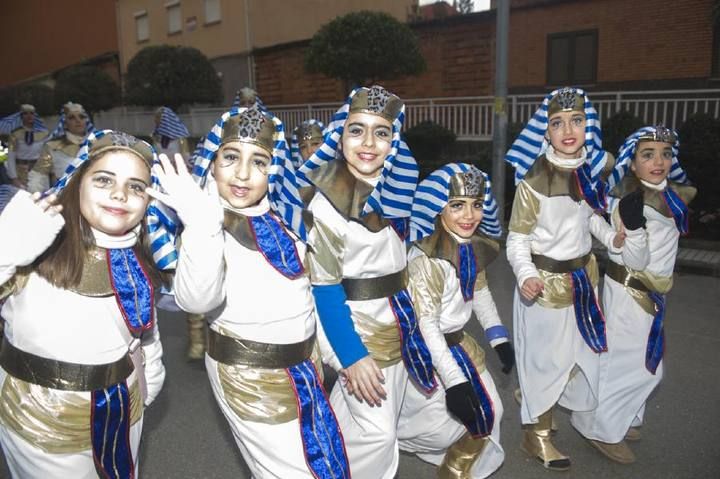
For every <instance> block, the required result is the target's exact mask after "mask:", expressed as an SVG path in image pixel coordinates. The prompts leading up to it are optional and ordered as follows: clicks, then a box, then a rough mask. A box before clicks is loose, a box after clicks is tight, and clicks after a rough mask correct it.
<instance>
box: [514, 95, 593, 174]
mask: <svg viewBox="0 0 720 479" xmlns="http://www.w3.org/2000/svg"><path fill="white" fill-rule="evenodd" d="M576 95H577V96H580V97H582V98H583V101H584V105H583V111H584V113H585V118H586V122H585V153H586V156H585V163H587V164H588V166H589V167H590V171H591V176H592V181H593V182H597V181H598V180H600V173H601V172H602V169H603V167H604V166H605V163H606V162H607V152H606V151H605V150H603V149H602V131H601V129H600V117H599V116H598V114H597V111H596V110H595V108H594V107H593V106H592V103H590V99H589V98H588V96H587V94H586V93H585V91H583V90H582V89H580V88H574V87H564V88H560V89H557V90H555V91H553V92H552V93H550V94H549V95H547V96H546V97H545V99H544V100H543V101H542V103H541V104H540V107H539V108H538V109H537V111H536V112H535V114H534V115H533V116H532V118H531V119H530V121H529V122H528V124H527V125H526V126H525V129H524V130H523V131H522V132H521V133H520V135H519V136H518V137H517V138H516V139H515V141H514V142H513V144H512V146H511V147H510V149H509V150H508V152H507V154H506V155H505V161H507V162H508V163H510V164H511V165H513V167H514V168H515V184H518V183H520V181H522V179H523V178H524V177H525V174H526V173H527V172H528V171H529V170H530V168H531V167H532V165H533V164H534V163H535V160H537V158H538V157H539V156H540V155H542V154H543V153H545V150H547V147H548V141H547V140H546V139H545V133H546V132H547V128H548V108H549V106H550V102H551V101H552V100H553V99H554V98H555V97H559V98H563V97H574V96H576Z"/></svg>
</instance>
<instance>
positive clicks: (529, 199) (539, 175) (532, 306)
mask: <svg viewBox="0 0 720 479" xmlns="http://www.w3.org/2000/svg"><path fill="white" fill-rule="evenodd" d="M551 155H552V147H549V148H548V152H547V158H548V160H544V158H545V157H541V158H539V159H538V160H537V161H536V162H535V164H534V165H533V168H532V169H531V170H530V172H528V175H527V176H526V178H525V179H523V181H521V182H520V183H519V184H518V186H517V190H516V193H515V200H514V202H513V213H512V218H511V220H510V227H509V230H510V232H509V234H508V238H507V258H508V261H509V262H510V265H511V266H512V269H513V272H514V273H515V277H516V278H517V286H518V287H517V289H516V290H515V296H514V299H513V318H514V331H513V332H514V338H513V342H514V344H515V351H516V358H517V370H518V378H519V381H520V389H521V391H522V397H523V400H522V405H521V408H520V413H521V419H522V423H523V424H532V423H536V422H537V418H538V417H539V416H540V415H541V414H543V413H545V412H547V411H548V410H549V409H550V408H551V407H552V406H553V405H554V404H555V403H556V402H558V400H559V401H560V404H561V405H562V406H564V407H567V408H568V409H571V410H579V411H587V410H590V409H592V408H594V407H595V406H596V404H597V401H596V398H597V387H598V386H597V385H598V379H599V378H598V361H599V358H600V355H599V354H597V353H595V352H593V351H592V350H591V349H590V347H589V346H588V345H587V344H586V343H585V341H584V340H583V337H582V336H581V334H580V332H579V331H578V327H577V324H576V323H577V322H576V318H575V309H574V306H573V294H572V286H571V281H570V279H569V275H568V274H567V273H564V274H563V273H560V274H555V273H550V272H547V271H543V270H539V269H538V268H537V267H536V266H535V264H533V260H532V256H531V255H533V254H535V255H542V256H545V257H548V258H551V259H552V260H555V261H564V260H572V259H575V258H580V257H583V256H584V255H587V254H590V255H591V257H590V258H589V260H588V263H587V265H586V266H585V268H586V271H587V274H588V277H589V278H590V281H591V283H592V284H593V286H594V287H595V290H596V291H597V281H598V271H597V264H596V262H595V258H594V256H592V254H591V248H592V239H591V234H592V236H594V237H595V238H597V239H598V240H599V241H600V242H601V243H602V244H603V245H605V246H606V247H607V248H608V250H611V251H616V252H619V250H617V249H615V248H614V247H613V245H612V241H613V237H614V236H615V231H614V230H613V229H612V228H611V227H610V225H608V224H607V222H606V221H605V220H604V219H603V218H602V217H601V216H599V215H597V214H595V213H594V212H593V210H592V208H590V206H589V205H588V204H587V202H586V201H584V200H583V199H582V198H574V197H573V196H571V195H570V194H568V193H567V192H566V191H562V188H559V190H560V192H557V193H556V192H553V193H551V194H548V192H547V191H546V192H545V194H543V193H542V192H540V191H537V190H536V188H539V186H540V185H543V184H544V182H545V180H546V179H547V175H546V174H545V173H544V168H546V167H549V168H551V169H553V171H555V175H556V176H560V175H561V173H562V171H563V170H565V171H566V172H569V173H570V174H571V173H572V170H573V169H574V168H572V166H570V167H565V168H560V167H557V166H555V164H554V163H555V162H554V161H552V160H549V159H550V158H551ZM584 158H585V155H584V154H582V155H581V156H580V159H578V160H577V165H576V166H579V165H580V164H582V162H583V161H584ZM564 184H565V183H563V185H564ZM554 186H556V185H555V184H553V187H554ZM532 277H537V278H540V279H541V280H542V281H543V283H544V290H543V292H542V294H541V295H540V296H539V297H538V298H536V300H534V301H532V302H528V301H527V300H525V299H524V298H523V297H522V296H521V294H520V288H521V287H522V285H523V283H524V282H525V280H526V279H528V278H532ZM576 366H577V367H578V368H579V370H575V367H576ZM576 382H580V383H582V382H586V383H587V386H588V388H582V387H577V388H576V387H574V384H573V383H576ZM566 387H567V389H566Z"/></svg>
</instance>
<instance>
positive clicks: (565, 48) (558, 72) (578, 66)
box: [546, 30, 598, 85]
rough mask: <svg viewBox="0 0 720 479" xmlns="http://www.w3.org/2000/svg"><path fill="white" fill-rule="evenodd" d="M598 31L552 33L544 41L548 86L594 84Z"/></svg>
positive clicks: (595, 79)
mask: <svg viewBox="0 0 720 479" xmlns="http://www.w3.org/2000/svg"><path fill="white" fill-rule="evenodd" d="M597 39H598V34H597V30H586V31H582V32H566V33H552V34H550V35H548V41H547V75H546V77H547V83H548V85H570V84H572V85H578V84H583V83H595V82H596V81H597V50H598V49H597Z"/></svg>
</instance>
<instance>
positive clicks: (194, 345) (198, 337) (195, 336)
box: [187, 313, 207, 359]
mask: <svg viewBox="0 0 720 479" xmlns="http://www.w3.org/2000/svg"><path fill="white" fill-rule="evenodd" d="M187 324H188V340H189V341H188V350H187V357H188V359H202V358H204V357H205V348H206V344H207V323H206V322H205V316H203V315H202V314H190V313H188V316H187Z"/></svg>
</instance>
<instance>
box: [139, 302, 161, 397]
mask: <svg viewBox="0 0 720 479" xmlns="http://www.w3.org/2000/svg"><path fill="white" fill-rule="evenodd" d="M156 318H157V316H156ZM142 348H143V353H144V355H145V381H146V383H147V397H146V398H145V406H149V405H150V403H152V402H153V401H154V400H155V398H156V397H157V396H158V394H160V390H161V389H162V386H163V383H164V382H165V365H164V364H163V362H162V356H163V348H162V343H161V342H160V330H159V329H158V323H157V320H156V321H155V327H154V328H153V330H152V334H149V335H146V336H145V337H143V341H142Z"/></svg>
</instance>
